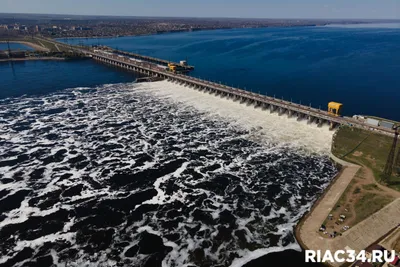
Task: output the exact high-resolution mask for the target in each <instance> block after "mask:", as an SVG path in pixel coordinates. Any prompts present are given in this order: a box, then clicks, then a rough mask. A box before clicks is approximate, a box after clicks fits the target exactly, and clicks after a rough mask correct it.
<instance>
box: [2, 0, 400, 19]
mask: <svg viewBox="0 0 400 267" xmlns="http://www.w3.org/2000/svg"><path fill="white" fill-rule="evenodd" d="M0 7H1V9H0V12H2V13H40V14H73V15H75V14H76V15H116V16H167V17H171V16H172V17H237V18H323V19H327V18H339V19H340V18H348V19H351V18H363V19H400V0H0Z"/></svg>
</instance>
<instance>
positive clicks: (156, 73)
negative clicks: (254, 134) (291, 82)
mask: <svg viewBox="0 0 400 267" xmlns="http://www.w3.org/2000/svg"><path fill="white" fill-rule="evenodd" d="M46 40H47V41H48V42H52V43H54V44H57V45H58V46H64V47H67V48H68V49H70V50H73V51H75V52H78V53H83V54H85V55H87V56H90V57H91V58H92V59H94V60H96V61H98V62H101V63H105V64H108V65H112V66H115V67H119V68H123V69H126V70H128V71H134V72H138V73H142V74H145V75H147V76H150V77H157V78H161V79H165V80H168V81H170V82H174V83H177V84H180V85H183V86H185V87H189V88H192V89H194V90H200V91H207V92H209V93H211V94H215V95H219V96H221V97H227V98H230V99H232V100H234V101H240V102H241V103H247V104H253V105H255V106H256V107H261V108H262V109H266V110H270V112H271V113H274V112H276V113H278V114H279V115H281V116H283V115H286V116H288V117H297V119H298V120H307V122H308V123H317V124H318V125H319V126H322V125H323V124H329V126H330V129H334V128H335V127H336V126H338V125H348V126H351V127H358V128H362V129H366V130H374V131H379V132H381V133H384V134H389V135H394V134H395V130H394V129H388V128H385V127H381V126H374V125H370V124H366V123H364V122H362V121H359V120H356V119H354V118H350V117H342V116H338V115H337V114H333V113H332V112H328V111H325V110H320V109H316V108H313V107H308V106H304V105H301V104H297V103H293V102H290V101H285V100H280V99H277V98H274V97H269V96H266V95H261V94H257V93H253V92H249V91H246V90H242V89H238V88H234V87H231V86H227V85H223V84H218V83H214V82H210V81H207V80H202V79H199V78H195V77H191V76H187V75H184V74H181V73H178V72H174V71H171V70H169V69H166V68H164V67H161V66H160V65H158V64H155V63H154V62H156V63H166V62H167V61H165V60H162V59H155V58H150V57H146V56H140V55H138V54H133V53H128V52H121V51H117V53H110V52H104V51H99V50H95V49H91V48H89V47H84V48H82V47H77V46H70V45H66V44H64V43H60V42H57V41H54V40H49V39H46ZM138 58H140V60H137V59H138ZM146 59H147V60H146ZM188 68H193V67H192V66H188Z"/></svg>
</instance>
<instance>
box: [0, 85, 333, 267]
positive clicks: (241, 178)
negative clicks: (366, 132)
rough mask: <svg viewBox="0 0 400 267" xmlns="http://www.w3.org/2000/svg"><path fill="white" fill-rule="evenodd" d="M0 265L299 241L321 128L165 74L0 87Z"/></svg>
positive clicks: (220, 257) (166, 256) (150, 261)
mask: <svg viewBox="0 0 400 267" xmlns="http://www.w3.org/2000/svg"><path fill="white" fill-rule="evenodd" d="M0 118H1V119H0V145H1V146H0V153H1V155H2V156H1V158H0V179H1V184H0V211H1V217H0V239H1V240H2V246H1V248H0V265H1V266H22V265H24V264H25V265H28V266H51V264H55V265H57V266H160V265H163V266H230V265H232V266H241V265H242V264H244V263H245V262H247V261H249V260H251V259H253V258H256V257H259V256H261V255H263V254H266V253H269V252H272V251H279V250H282V249H288V248H298V246H297V244H296V241H295V239H294V236H293V231H292V230H293V226H294V225H295V224H296V222H297V221H298V219H299V218H300V217H301V216H302V215H303V214H304V212H305V211H306V210H307V209H308V208H309V207H310V205H311V203H312V201H313V200H315V198H316V195H317V194H318V193H319V192H321V191H322V190H323V188H324V187H326V185H327V183H329V181H330V179H331V178H332V177H333V176H334V174H335V173H336V169H335V168H334V166H333V165H332V164H331V163H330V161H329V159H328V157H327V154H328V151H329V146H330V145H329V141H328V140H330V139H329V138H330V136H331V133H330V132H329V131H328V129H325V128H322V129H321V128H317V127H316V126H315V127H310V126H308V125H306V123H304V122H303V123H302V122H297V121H295V120H288V119H285V118H283V117H279V116H277V115H274V114H272V115H269V114H268V113H267V112H265V111H262V110H258V109H254V108H253V107H248V106H245V105H240V104H238V103H235V102H232V101H230V100H225V99H219V98H215V97H213V96H209V95H207V94H204V93H200V92H196V91H192V90H191V89H188V88H184V87H180V86H177V85H172V84H169V83H167V82H158V83H151V84H118V85H105V86H101V87H99V88H75V89H69V90H64V91H61V92H58V93H54V94H51V95H47V96H44V97H21V98H11V99H6V100H0Z"/></svg>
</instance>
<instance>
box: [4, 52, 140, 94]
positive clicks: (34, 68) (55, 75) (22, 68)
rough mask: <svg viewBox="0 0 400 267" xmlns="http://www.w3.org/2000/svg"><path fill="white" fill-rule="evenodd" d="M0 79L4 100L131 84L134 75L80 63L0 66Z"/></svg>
mask: <svg viewBox="0 0 400 267" xmlns="http://www.w3.org/2000/svg"><path fill="white" fill-rule="evenodd" d="M0 77H1V79H2V82H1V83H0V98H5V97H12V96H20V95H24V94H27V95H33V94H46V93H50V92H54V91H57V90H62V89H65V88H75V87H93V86H96V85H101V84H109V83H120V82H132V81H134V80H135V79H136V77H137V75H136V74H135V73H132V72H125V71H121V70H118V69H114V68H110V67H108V66H105V65H101V64H95V63H93V62H92V61H89V60H83V61H24V62H13V63H10V62H0Z"/></svg>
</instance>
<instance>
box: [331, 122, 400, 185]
mask: <svg viewBox="0 0 400 267" xmlns="http://www.w3.org/2000/svg"><path fill="white" fill-rule="evenodd" d="M392 143H393V137H391V136H387V135H382V134H379V133H376V132H371V131H366V130H362V129H356V128H352V127H341V128H340V129H339V130H338V132H337V133H336V137H335V139H334V143H333V145H332V153H333V154H334V155H335V156H337V157H339V158H343V159H344V160H346V161H350V162H353V163H357V162H360V163H362V164H364V165H365V166H367V167H368V168H370V169H371V170H372V172H373V173H374V176H375V178H376V179H377V181H379V180H380V178H381V174H382V171H383V169H384V167H385V164H386V160H387V157H388V154H389V151H390V148H391V146H392ZM399 143H400V142H399ZM399 147H400V145H399V144H398V146H397V151H396V155H397V153H398V150H399ZM356 151H357V152H361V153H362V155H359V156H354V155H353V153H354V152H356ZM388 186H389V187H391V188H393V189H396V190H400V177H399V176H396V175H392V177H391V179H390V181H389V183H388Z"/></svg>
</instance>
